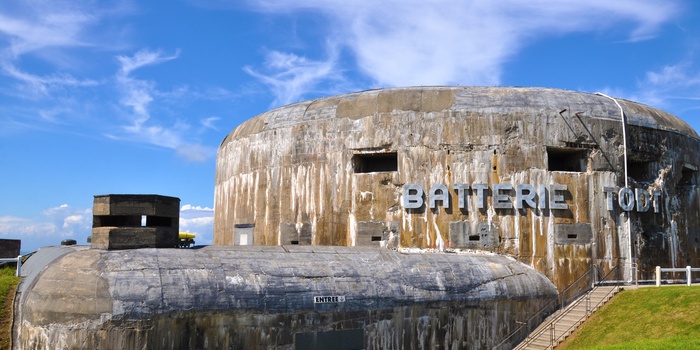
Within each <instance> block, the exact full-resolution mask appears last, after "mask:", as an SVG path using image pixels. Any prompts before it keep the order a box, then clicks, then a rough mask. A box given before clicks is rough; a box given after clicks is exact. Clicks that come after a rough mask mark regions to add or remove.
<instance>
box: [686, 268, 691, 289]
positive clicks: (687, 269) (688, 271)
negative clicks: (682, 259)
mask: <svg viewBox="0 0 700 350" xmlns="http://www.w3.org/2000/svg"><path fill="white" fill-rule="evenodd" d="M685 277H687V278H688V287H690V281H691V278H690V266H686V267H685Z"/></svg>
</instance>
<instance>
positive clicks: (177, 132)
mask: <svg viewBox="0 0 700 350" xmlns="http://www.w3.org/2000/svg"><path fill="white" fill-rule="evenodd" d="M178 54H179V53H175V54H173V55H165V54H163V53H162V52H160V51H150V50H145V49H144V50H140V51H138V52H136V53H135V54H134V55H133V56H118V57H117V60H118V61H119V63H120V68H119V71H118V72H117V74H116V77H115V81H116V83H117V86H118V87H119V91H120V92H121V94H122V96H121V99H120V102H121V104H122V105H123V106H124V107H126V108H127V109H128V110H130V111H131V113H130V114H129V117H130V118H131V121H130V124H128V125H124V126H123V127H122V130H123V132H124V133H123V134H122V135H121V136H120V135H115V134H112V135H107V136H108V137H111V138H126V139H130V140H134V141H137V142H145V143H148V144H152V145H156V146H159V147H165V148H170V149H173V150H175V151H176V153H177V154H178V155H180V156H182V157H184V158H185V159H187V160H190V161H193V162H204V161H206V160H207V159H209V158H210V157H211V156H212V155H213V154H215V152H214V151H213V150H212V149H211V148H210V147H206V146H203V145H201V144H199V143H196V142H193V141H194V140H188V139H187V138H188V136H190V135H191V134H192V133H191V127H190V125H188V124H187V123H184V122H182V121H180V120H175V121H174V122H171V125H170V126H164V125H162V122H163V121H162V118H161V120H159V121H156V120H152V119H151V112H150V105H151V103H153V102H154V101H155V100H156V98H158V97H159V96H164V97H165V98H166V99H167V98H170V97H171V96H173V95H179V94H181V93H182V91H183V88H177V89H176V90H175V92H173V93H163V92H160V91H158V89H157V88H156V83H155V82H153V81H148V80H142V79H136V78H134V77H132V76H131V74H132V73H133V72H134V71H136V70H137V69H140V68H143V67H146V66H151V65H157V64H161V63H164V62H168V61H170V60H174V59H177V57H178Z"/></svg>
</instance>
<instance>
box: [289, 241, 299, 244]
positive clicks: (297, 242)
mask: <svg viewBox="0 0 700 350" xmlns="http://www.w3.org/2000/svg"><path fill="white" fill-rule="evenodd" d="M289 243H291V244H299V241H291V242H289Z"/></svg>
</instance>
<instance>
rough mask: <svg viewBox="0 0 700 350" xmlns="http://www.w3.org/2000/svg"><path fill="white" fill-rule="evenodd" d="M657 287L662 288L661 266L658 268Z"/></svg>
mask: <svg viewBox="0 0 700 350" xmlns="http://www.w3.org/2000/svg"><path fill="white" fill-rule="evenodd" d="M656 286H657V287H660V286H661V266H657V267H656Z"/></svg>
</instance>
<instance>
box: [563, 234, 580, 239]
mask: <svg viewBox="0 0 700 350" xmlns="http://www.w3.org/2000/svg"><path fill="white" fill-rule="evenodd" d="M566 238H568V239H576V238H578V235H577V234H575V233H573V234H572V233H569V234H568V235H566Z"/></svg>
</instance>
